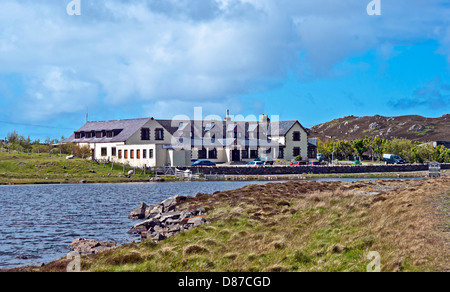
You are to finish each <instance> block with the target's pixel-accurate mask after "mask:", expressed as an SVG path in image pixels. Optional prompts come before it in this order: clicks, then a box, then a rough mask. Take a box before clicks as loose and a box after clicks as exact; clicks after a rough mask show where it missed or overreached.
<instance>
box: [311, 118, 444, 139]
mask: <svg viewBox="0 0 450 292" xmlns="http://www.w3.org/2000/svg"><path fill="white" fill-rule="evenodd" d="M327 136H333V137H335V138H336V139H339V140H355V139H358V138H364V137H365V136H373V137H377V136H379V137H382V138H385V139H393V138H400V139H409V140H414V141H420V142H429V141H449V140H450V114H446V115H443V116H441V117H439V118H426V117H422V116H416V115H414V116H399V117H383V116H379V115H376V116H372V117H355V116H348V117H344V118H340V119H335V120H332V121H329V122H326V123H323V124H320V125H317V126H314V127H312V128H311V135H310V137H317V138H322V139H323V138H326V137H327Z"/></svg>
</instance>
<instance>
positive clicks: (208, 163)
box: [192, 160, 216, 166]
mask: <svg viewBox="0 0 450 292" xmlns="http://www.w3.org/2000/svg"><path fill="white" fill-rule="evenodd" d="M192 166H216V164H215V163H214V162H212V161H209V160H197V161H196V162H194V164H192Z"/></svg>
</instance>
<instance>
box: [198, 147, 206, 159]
mask: <svg viewBox="0 0 450 292" xmlns="http://www.w3.org/2000/svg"><path fill="white" fill-rule="evenodd" d="M206 154H207V153H206V149H205V148H203V149H200V150H198V159H206Z"/></svg>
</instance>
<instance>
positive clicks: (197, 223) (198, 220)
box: [187, 217, 208, 227]
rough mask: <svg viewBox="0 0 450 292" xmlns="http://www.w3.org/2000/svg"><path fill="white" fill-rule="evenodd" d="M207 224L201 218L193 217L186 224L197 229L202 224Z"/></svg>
mask: <svg viewBox="0 0 450 292" xmlns="http://www.w3.org/2000/svg"><path fill="white" fill-rule="evenodd" d="M207 222H208V221H206V219H205V218H203V217H193V218H190V219H189V220H188V221H187V224H192V226H193V227H197V226H200V225H202V224H206V223H207Z"/></svg>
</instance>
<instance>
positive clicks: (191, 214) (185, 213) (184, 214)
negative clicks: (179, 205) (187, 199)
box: [180, 211, 195, 221]
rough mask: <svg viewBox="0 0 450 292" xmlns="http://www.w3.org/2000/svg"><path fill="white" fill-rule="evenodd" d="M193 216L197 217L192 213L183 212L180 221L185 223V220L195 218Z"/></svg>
mask: <svg viewBox="0 0 450 292" xmlns="http://www.w3.org/2000/svg"><path fill="white" fill-rule="evenodd" d="M193 216H195V215H194V214H193V213H192V212H190V211H182V212H181V213H180V220H181V221H183V220H184V219H186V218H190V217H193Z"/></svg>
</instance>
